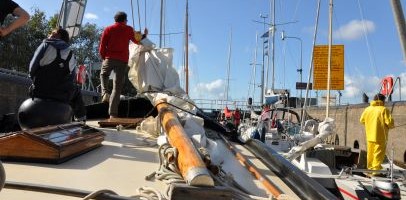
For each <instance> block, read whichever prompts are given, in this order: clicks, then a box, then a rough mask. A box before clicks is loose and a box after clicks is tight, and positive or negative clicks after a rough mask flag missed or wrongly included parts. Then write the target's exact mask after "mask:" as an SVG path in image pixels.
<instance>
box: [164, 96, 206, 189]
mask: <svg viewBox="0 0 406 200" xmlns="http://www.w3.org/2000/svg"><path fill="white" fill-rule="evenodd" d="M156 107H157V109H158V112H159V116H160V120H161V124H162V127H163V128H164V130H165V132H166V134H167V136H168V140H169V143H170V144H171V145H172V146H173V147H175V148H176V149H177V150H178V152H179V154H178V160H177V162H178V167H179V170H180V172H181V174H182V177H183V178H184V179H185V180H186V182H187V183H188V184H189V185H193V186H197V185H199V186H214V181H213V179H212V177H211V176H210V174H209V171H208V170H207V168H206V165H205V163H204V162H203V160H202V158H201V157H200V154H199V152H198V151H197V150H196V148H195V147H194V145H193V143H192V141H191V140H190V138H189V136H188V135H187V133H186V132H185V130H184V129H183V127H182V125H181V123H180V122H179V120H178V116H177V114H176V113H175V112H174V111H172V110H171V108H170V107H169V104H167V103H166V102H164V101H160V102H158V103H157V104H156Z"/></svg>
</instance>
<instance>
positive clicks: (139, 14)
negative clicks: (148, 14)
mask: <svg viewBox="0 0 406 200" xmlns="http://www.w3.org/2000/svg"><path fill="white" fill-rule="evenodd" d="M137 9H138V26H139V27H140V31H142V29H141V13H140V1H139V0H137Z"/></svg>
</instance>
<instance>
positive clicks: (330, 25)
mask: <svg viewBox="0 0 406 200" xmlns="http://www.w3.org/2000/svg"><path fill="white" fill-rule="evenodd" d="M328 32H329V33H328V61H327V62H328V63H327V105H326V118H328V116H329V110H330V88H331V45H332V42H333V37H332V36H333V0H330V4H329V31H328Z"/></svg>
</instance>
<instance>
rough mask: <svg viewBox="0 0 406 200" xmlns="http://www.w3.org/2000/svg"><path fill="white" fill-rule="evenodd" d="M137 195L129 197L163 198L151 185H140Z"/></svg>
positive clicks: (152, 199)
mask: <svg viewBox="0 0 406 200" xmlns="http://www.w3.org/2000/svg"><path fill="white" fill-rule="evenodd" d="M137 193H138V194H137V195H134V196H131V198H137V197H138V198H145V199H148V200H162V199H165V198H164V197H163V196H162V194H161V193H160V192H159V191H158V190H156V189H154V188H151V187H140V188H138V189H137Z"/></svg>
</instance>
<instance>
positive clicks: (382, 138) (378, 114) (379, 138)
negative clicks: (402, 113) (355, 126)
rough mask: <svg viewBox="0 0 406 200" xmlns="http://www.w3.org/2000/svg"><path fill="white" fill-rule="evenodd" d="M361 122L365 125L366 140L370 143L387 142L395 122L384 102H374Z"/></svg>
mask: <svg viewBox="0 0 406 200" xmlns="http://www.w3.org/2000/svg"><path fill="white" fill-rule="evenodd" d="M359 121H360V122H361V123H362V124H364V125H365V131H366V139H367V141H369V142H378V143H379V142H386V141H387V139H388V132H389V129H390V128H393V127H394V121H393V118H392V115H391V114H390V112H389V110H388V109H387V108H385V106H384V104H383V102H382V101H380V100H377V101H372V102H371V104H370V106H368V107H367V108H366V109H365V110H364V112H363V113H362V115H361V118H360V119H359Z"/></svg>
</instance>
